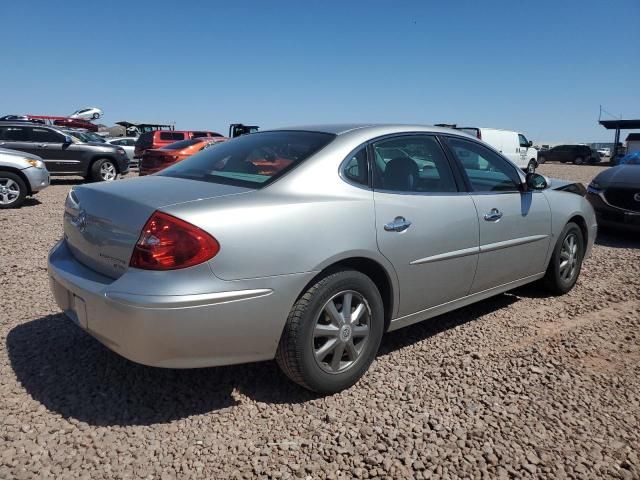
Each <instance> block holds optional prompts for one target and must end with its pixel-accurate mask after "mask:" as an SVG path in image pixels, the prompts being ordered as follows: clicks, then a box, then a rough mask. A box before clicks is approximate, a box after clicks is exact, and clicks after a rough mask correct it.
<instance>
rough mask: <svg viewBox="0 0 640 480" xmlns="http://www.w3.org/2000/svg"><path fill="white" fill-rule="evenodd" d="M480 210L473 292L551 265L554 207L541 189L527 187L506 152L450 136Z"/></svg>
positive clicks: (530, 274) (528, 275)
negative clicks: (502, 154)
mask: <svg viewBox="0 0 640 480" xmlns="http://www.w3.org/2000/svg"><path fill="white" fill-rule="evenodd" d="M448 143H449V145H450V147H451V149H452V150H453V152H454V154H455V155H456V156H457V157H458V158H469V157H472V158H476V157H477V158H478V161H477V162H474V163H475V164H476V165H480V166H481V168H469V167H468V165H469V162H466V163H464V162H460V164H461V166H462V168H463V170H464V172H465V174H466V176H467V178H468V181H469V184H470V188H471V190H472V194H471V197H472V198H473V201H474V203H475V206H476V209H477V212H478V223H479V226H480V227H479V228H480V257H479V259H478V269H477V272H476V276H475V280H474V282H473V285H472V287H471V293H476V292H481V291H483V290H487V289H490V288H493V287H497V286H500V285H504V284H507V283H511V282H515V281H518V280H521V279H524V278H527V277H530V276H533V275H536V274H539V273H541V272H544V271H545V269H546V264H545V260H546V257H547V252H548V249H549V246H550V242H551V209H550V207H549V203H548V202H547V199H546V197H545V196H544V194H543V193H542V192H539V191H535V192H532V191H521V188H520V184H521V179H520V176H519V173H518V171H517V169H516V168H515V167H514V166H513V165H512V164H511V163H509V162H508V161H506V160H505V159H504V158H502V157H500V156H499V155H498V154H496V153H494V152H492V151H491V150H489V149H488V148H486V147H484V146H483V145H481V144H479V143H478V142H474V141H471V140H466V139H461V138H454V137H449V138H448Z"/></svg>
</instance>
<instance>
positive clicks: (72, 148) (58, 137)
mask: <svg viewBox="0 0 640 480" xmlns="http://www.w3.org/2000/svg"><path fill="white" fill-rule="evenodd" d="M0 147H2V148H10V149H12V150H21V151H23V152H28V153H32V154H34V155H38V156H39V157H41V158H42V160H44V162H45V164H46V165H47V169H48V170H49V173H51V175H81V176H83V177H85V178H86V179H87V180H91V181H111V180H115V179H116V178H118V174H125V173H127V172H128V171H129V158H128V157H127V153H126V152H125V151H124V149H123V148H121V147H117V146H114V145H110V144H107V143H92V142H90V143H83V142H80V141H78V140H77V139H75V138H73V137H71V136H69V135H65V134H64V133H63V132H62V131H61V130H60V129H58V128H55V127H50V126H48V125H33V124H28V123H22V122H15V123H7V122H2V123H0Z"/></svg>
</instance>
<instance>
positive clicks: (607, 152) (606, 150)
mask: <svg viewBox="0 0 640 480" xmlns="http://www.w3.org/2000/svg"><path fill="white" fill-rule="evenodd" d="M598 153H599V154H600V156H602V157H610V156H611V149H610V148H599V149H598Z"/></svg>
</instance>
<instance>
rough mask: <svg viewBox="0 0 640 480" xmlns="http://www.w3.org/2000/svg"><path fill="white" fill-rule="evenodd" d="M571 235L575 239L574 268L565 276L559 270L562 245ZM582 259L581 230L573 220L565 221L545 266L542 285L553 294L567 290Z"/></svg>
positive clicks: (575, 279)
mask: <svg viewBox="0 0 640 480" xmlns="http://www.w3.org/2000/svg"><path fill="white" fill-rule="evenodd" d="M570 236H573V237H574V238H575V240H576V245H577V247H576V257H575V260H576V261H575V270H573V272H572V273H571V276H570V277H568V278H565V276H564V275H563V274H562V271H561V262H562V261H563V260H564V258H563V256H562V255H563V245H565V241H566V240H567V239H568V238H569V237H570ZM583 259H584V237H583V236H582V230H580V227H578V225H576V224H575V223H573V222H569V223H567V225H566V226H565V227H564V229H563V230H562V233H561V234H560V236H559V237H558V241H557V243H556V246H555V247H554V249H553V254H552V255H551V260H550V261H549V266H548V267H547V273H546V274H545V276H544V279H543V280H544V285H545V287H546V288H547V289H548V290H550V291H551V292H552V293H554V294H555V295H564V294H565V293H567V292H569V291H570V290H571V289H572V288H573V287H574V285H575V284H576V282H577V281H578V277H579V276H580V270H581V269H582V260H583Z"/></svg>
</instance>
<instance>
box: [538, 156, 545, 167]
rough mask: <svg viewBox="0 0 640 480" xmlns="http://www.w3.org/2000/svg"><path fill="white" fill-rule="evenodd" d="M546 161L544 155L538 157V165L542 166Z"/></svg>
mask: <svg viewBox="0 0 640 480" xmlns="http://www.w3.org/2000/svg"><path fill="white" fill-rule="evenodd" d="M546 161H547V159H546V158H544V155H543V156H540V155H538V165H542V164H543V163H544V162H546Z"/></svg>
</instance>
